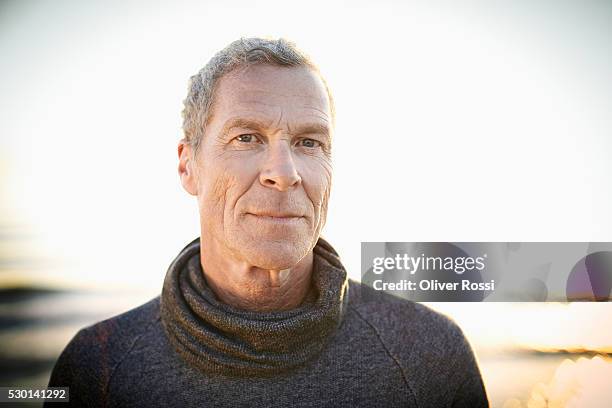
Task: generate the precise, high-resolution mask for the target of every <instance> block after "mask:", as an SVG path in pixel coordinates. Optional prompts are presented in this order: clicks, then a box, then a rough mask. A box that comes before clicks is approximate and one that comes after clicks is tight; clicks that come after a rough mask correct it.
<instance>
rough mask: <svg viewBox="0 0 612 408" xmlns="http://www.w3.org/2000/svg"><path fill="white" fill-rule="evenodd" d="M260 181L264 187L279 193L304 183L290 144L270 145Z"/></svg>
mask: <svg viewBox="0 0 612 408" xmlns="http://www.w3.org/2000/svg"><path fill="white" fill-rule="evenodd" d="M259 181H260V183H261V184H262V185H263V186H264V187H269V188H274V189H277V190H278V191H287V190H289V189H291V188H293V187H296V186H298V185H299V184H300V183H301V182H302V178H301V177H300V175H299V174H298V172H297V168H296V167H295V163H294V161H293V155H292V153H291V147H290V146H289V144H288V143H284V142H279V143H276V144H274V145H270V147H269V149H268V152H267V156H266V161H265V163H264V165H263V168H262V170H261V173H260V175H259Z"/></svg>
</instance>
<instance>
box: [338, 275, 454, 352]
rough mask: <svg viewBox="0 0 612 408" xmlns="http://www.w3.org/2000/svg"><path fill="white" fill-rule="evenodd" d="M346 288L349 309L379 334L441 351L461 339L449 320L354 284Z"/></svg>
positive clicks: (359, 284) (420, 307) (352, 282)
mask: <svg viewBox="0 0 612 408" xmlns="http://www.w3.org/2000/svg"><path fill="white" fill-rule="evenodd" d="M349 285H350V286H349V309H352V310H353V311H354V312H356V313H357V314H358V315H359V317H361V318H362V319H364V320H366V321H367V322H368V323H370V324H371V325H373V326H374V327H375V328H376V329H377V330H378V331H379V332H380V333H381V334H388V335H392V336H397V335H403V336H404V339H403V340H404V341H406V340H408V341H411V342H419V341H426V342H427V343H428V344H429V345H430V346H431V347H436V348H442V349H447V348H448V347H449V346H452V345H453V343H455V342H456V341H457V340H458V339H461V338H463V337H464V335H463V332H462V330H461V329H460V328H459V326H458V325H457V324H456V323H455V322H454V321H453V320H452V319H451V318H449V317H448V316H446V315H443V314H441V313H439V312H437V311H435V310H433V309H431V308H430V307H428V306H425V305H423V304H420V303H416V302H414V301H411V300H407V299H402V298H399V297H396V296H393V295H390V294H388V293H384V292H380V291H376V290H374V289H372V288H370V287H369V286H367V285H362V284H361V283H359V282H356V281H349ZM405 336H408V337H405Z"/></svg>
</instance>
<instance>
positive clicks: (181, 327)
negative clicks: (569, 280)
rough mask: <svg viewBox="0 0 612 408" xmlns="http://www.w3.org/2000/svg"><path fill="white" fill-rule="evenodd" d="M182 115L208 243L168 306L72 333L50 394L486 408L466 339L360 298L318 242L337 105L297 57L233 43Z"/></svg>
mask: <svg viewBox="0 0 612 408" xmlns="http://www.w3.org/2000/svg"><path fill="white" fill-rule="evenodd" d="M183 114H184V133H185V137H184V139H183V140H182V141H181V142H180V143H179V147H178V155H179V166H178V170H179V175H180V178H181V182H182V185H183V187H184V189H185V190H186V191H187V192H188V193H189V194H191V195H193V196H195V197H197V201H198V205H199V212H200V230H201V236H200V238H198V239H196V240H194V241H193V242H191V243H190V244H189V245H187V246H186V247H185V248H184V249H183V250H182V251H181V252H180V253H179V255H178V256H177V258H176V259H175V260H174V261H173V263H172V264H171V265H170V268H169V270H168V273H167V275H166V278H165V281H164V285H163V289H162V293H161V296H159V297H157V298H155V299H153V300H151V301H150V302H148V303H146V304H144V305H142V306H140V307H138V308H136V309H133V310H131V311H128V312H126V313H124V314H122V315H119V316H116V317H114V318H111V319H108V320H105V321H103V322H100V323H97V324H95V325H93V326H90V327H87V328H84V329H82V330H81V331H79V333H77V335H76V336H75V337H74V338H73V339H72V341H71V342H70V344H69V345H68V346H67V347H66V349H65V350H64V351H63V353H62V355H61V356H60V358H59V360H58V362H57V363H56V366H55V368H54V370H53V373H52V376H51V380H50V383H49V386H69V387H70V399H71V404H72V405H74V406H122V407H123V406H130V407H131V406H135V407H151V406H180V407H237V406H255V407H268V406H281V407H282V406H291V407H374V406H397V407H400V406H401V407H421V408H423V407H451V406H452V407H483V406H488V402H487V396H486V392H485V389H484V386H483V382H482V379H481V376H480V373H479V369H478V366H477V363H476V361H475V358H474V355H473V353H472V350H471V348H470V346H469V344H468V342H467V341H466V339H465V338H464V336H463V334H462V332H461V330H460V329H459V328H458V327H457V326H456V325H455V324H454V323H453V322H452V321H450V320H449V319H448V318H446V317H444V316H442V315H440V314H438V313H435V312H433V311H431V310H430V309H428V308H426V307H424V306H422V305H419V304H416V303H413V302H409V301H405V300H400V299H396V298H393V297H390V296H389V297H386V296H385V297H380V298H379V299H378V300H376V301H366V300H365V299H364V297H366V296H365V295H366V294H367V293H366V291H370V290H372V289H369V288H367V287H365V286H363V287H362V286H361V285H360V284H359V283H358V282H354V281H352V280H349V279H348V278H347V273H346V270H345V269H344V267H343V266H342V264H341V262H340V259H339V257H338V254H337V253H336V251H335V250H334V249H333V248H332V246H331V245H330V244H329V243H327V242H326V241H325V240H323V239H322V238H320V236H319V235H320V232H321V229H322V228H323V226H324V224H325V220H326V214H327V202H328V198H329V192H330V187H331V177H332V166H331V144H332V140H333V137H334V136H333V130H334V108H333V101H332V98H331V95H330V92H329V90H328V88H327V85H326V83H325V82H324V80H323V79H322V77H321V75H320V73H319V71H318V70H317V68H316V67H315V66H314V65H313V63H312V62H311V61H310V60H309V59H308V58H307V57H306V56H304V54H302V53H301V52H300V51H299V50H298V49H296V48H295V46H294V45H293V44H291V43H289V42H287V41H284V40H264V39H259V38H250V39H242V40H239V41H236V42H233V43H232V44H230V45H229V46H228V47H226V48H225V49H224V50H222V51H220V52H219V53H218V54H217V55H215V56H214V57H213V58H212V59H211V61H209V62H208V64H207V65H206V66H205V67H204V68H203V69H202V70H201V71H200V72H199V73H198V74H197V75H195V76H194V77H192V78H191V86H190V89H189V94H188V96H187V99H186V100H185V109H184V112H183ZM357 137H360V136H357Z"/></svg>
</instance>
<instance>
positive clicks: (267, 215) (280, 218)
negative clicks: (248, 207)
mask: <svg viewBox="0 0 612 408" xmlns="http://www.w3.org/2000/svg"><path fill="white" fill-rule="evenodd" d="M247 215H251V216H253V217H256V218H258V219H260V220H262V221H269V222H275V223H291V222H296V221H299V220H300V219H302V218H304V217H303V216H301V215H298V214H293V213H271V212H261V213H250V212H249V213H247Z"/></svg>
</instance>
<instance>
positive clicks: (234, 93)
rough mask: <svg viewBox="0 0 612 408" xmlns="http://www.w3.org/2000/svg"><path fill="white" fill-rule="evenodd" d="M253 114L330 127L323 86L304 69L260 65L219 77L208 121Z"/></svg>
mask: <svg viewBox="0 0 612 408" xmlns="http://www.w3.org/2000/svg"><path fill="white" fill-rule="evenodd" d="M252 115H254V116H257V117H259V119H264V120H266V119H268V120H270V121H283V120H284V121H288V122H293V121H300V120H308V121H313V120H315V121H318V122H325V123H326V124H327V125H328V126H331V112H330V105H329V99H328V95H327V91H326V89H325V85H324V84H323V81H322V80H321V79H320V77H319V75H318V74H317V73H316V72H314V71H313V70H311V69H309V68H307V67H279V66H273V65H266V64H259V65H253V66H249V67H246V68H241V69H238V70H235V71H232V72H230V73H228V74H226V75H224V76H223V77H221V79H220V80H219V82H218V84H217V88H216V90H215V96H214V105H213V109H212V117H211V119H213V120H215V119H216V121H220V120H224V119H227V118H228V117H230V116H252Z"/></svg>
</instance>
